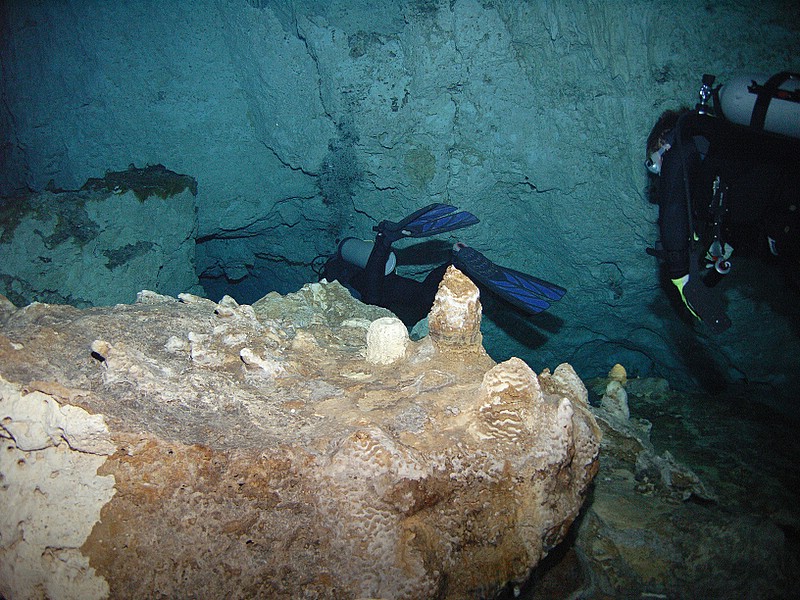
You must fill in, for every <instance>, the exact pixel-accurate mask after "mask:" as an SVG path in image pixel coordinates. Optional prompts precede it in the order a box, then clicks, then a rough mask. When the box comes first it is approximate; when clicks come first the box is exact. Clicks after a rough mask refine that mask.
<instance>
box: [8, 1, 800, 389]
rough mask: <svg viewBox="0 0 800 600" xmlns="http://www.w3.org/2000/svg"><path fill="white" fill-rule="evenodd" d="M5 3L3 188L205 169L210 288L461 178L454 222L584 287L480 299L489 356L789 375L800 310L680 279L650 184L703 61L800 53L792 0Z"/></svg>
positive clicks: (391, 213) (752, 62) (683, 380)
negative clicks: (670, 122)
mask: <svg viewBox="0 0 800 600" xmlns="http://www.w3.org/2000/svg"><path fill="white" fill-rule="evenodd" d="M0 11H2V12H0V15H2V36H1V37H2V42H0V43H2V73H3V81H2V97H3V103H2V106H0V122H2V123H3V131H4V133H3V140H2V144H3V146H2V152H1V153H0V160H2V165H1V166H2V169H0V193H2V194H4V195H8V194H11V193H12V191H14V190H19V189H20V188H28V189H33V190H41V189H43V188H45V187H46V186H47V184H48V182H50V181H52V182H53V183H54V185H55V186H57V187H60V188H70V189H74V188H77V187H79V186H80V185H81V184H82V183H83V182H84V181H85V180H86V179H87V178H89V177H96V176H99V175H102V174H103V173H104V172H105V171H106V170H119V169H124V168H125V167H127V166H128V165H129V164H135V165H137V166H139V167H142V166H144V165H146V164H156V163H162V164H164V165H166V166H167V167H168V168H170V169H173V170H175V171H177V172H180V173H187V174H190V175H192V176H193V177H195V178H196V179H197V181H198V194H197V198H196V202H197V209H198V216H197V219H198V222H197V242H198V243H197V251H196V257H195V260H196V265H197V269H198V273H199V274H200V275H201V281H204V282H205V283H206V289H207V290H208V291H209V293H210V295H214V294H217V295H221V293H223V291H226V292H227V293H230V294H231V295H233V296H234V297H237V299H238V300H240V301H242V302H252V301H254V300H255V299H257V298H258V297H260V296H261V295H263V293H266V292H267V291H270V290H277V291H279V292H282V293H285V292H287V291H293V290H295V289H297V288H299V287H300V285H301V284H302V283H304V282H306V281H309V280H312V279H314V278H315V274H314V272H313V270H312V263H313V261H314V259H315V257H317V256H318V255H320V254H323V253H329V252H331V251H332V250H333V249H334V248H335V246H336V240H338V239H341V238H342V237H345V236H348V235H355V236H359V237H366V236H368V235H370V233H371V226H372V225H373V224H374V223H375V222H377V221H379V220H380V219H383V218H391V219H397V218H400V217H401V216H403V215H404V214H405V213H407V212H410V211H411V210H413V209H415V208H417V207H420V206H423V205H425V204H427V203H430V202H434V201H442V202H452V203H454V204H456V205H458V206H459V207H461V208H463V209H467V210H470V211H472V212H473V213H475V214H476V215H478V216H479V217H480V218H481V221H482V222H481V223H480V224H479V225H478V226H476V227H473V228H471V229H468V230H464V231H459V232H457V233H458V238H455V237H451V238H450V239H449V241H451V242H452V241H453V240H454V239H462V240H463V241H465V242H467V243H469V244H471V245H473V246H475V247H476V248H478V249H479V250H481V251H482V252H484V253H485V254H486V255H487V256H488V257H489V258H491V259H492V260H494V261H495V262H497V263H499V264H502V265H506V266H510V267H514V268H517V269H519V270H522V271H526V272H530V273H533V274H536V275H538V276H540V277H543V278H545V279H548V280H551V281H554V282H556V283H559V284H561V285H563V286H564V287H566V288H568V289H569V293H568V295H567V297H566V298H565V299H564V300H563V301H562V302H560V303H559V305H558V306H557V307H555V308H553V309H552V310H551V311H549V312H548V313H546V314H544V315H542V316H540V317H537V318H534V319H528V320H524V319H521V318H518V317H517V316H516V315H514V314H513V313H511V312H509V311H508V310H507V309H504V308H503V307H492V306H489V307H487V308H488V310H487V319H485V321H484V328H485V337H486V346H487V349H488V350H489V351H490V352H491V353H492V354H493V355H494V356H495V357H496V358H498V359H504V358H507V357H508V356H511V355H517V356H522V357H524V358H526V360H528V361H529V362H531V364H532V365H533V366H534V367H536V366H537V365H543V364H551V363H554V362H557V361H560V360H569V361H570V362H571V363H572V364H574V365H575V366H576V369H577V370H578V372H579V373H580V374H581V375H583V376H592V375H596V374H600V373H604V372H605V371H606V370H607V369H608V368H609V367H610V366H611V365H612V364H614V363H615V362H623V363H625V364H626V365H627V366H628V367H629V370H630V371H631V372H633V373H640V374H658V375H664V376H668V377H669V378H670V379H671V380H672V381H673V382H675V383H676V384H678V385H690V384H696V383H698V382H701V383H706V384H709V383H710V384H713V383H715V382H723V381H726V380H732V379H749V380H758V381H765V382H770V383H777V384H785V383H786V382H787V381H789V380H790V379H791V377H792V376H791V375H790V374H791V372H792V371H793V366H792V362H793V361H792V355H794V356H796V355H797V352H796V349H797V334H796V330H797V323H796V316H792V315H789V316H786V315H782V314H781V312H782V311H783V310H784V308H785V307H781V306H776V305H775V303H774V302H771V300H770V298H769V297H766V296H764V294H762V293H761V292H760V291H759V290H760V289H761V287H760V284H759V282H758V280H757V278H755V279H754V278H753V277H750V278H749V279H747V278H743V279H742V280H740V285H739V286H738V287H737V285H736V284H735V283H733V284H730V285H729V286H728V289H726V295H727V298H728V301H729V303H730V305H729V312H730V313H731V315H732V316H733V317H734V326H733V327H732V329H731V330H730V331H729V332H727V333H726V334H724V335H723V336H719V337H710V336H709V335H708V334H707V333H706V332H705V331H704V330H703V329H702V328H694V327H693V326H692V324H691V323H689V322H688V320H683V319H681V317H680V315H679V313H678V312H676V310H675V307H674V306H672V305H670V302H669V299H668V295H667V294H665V292H664V290H663V289H662V288H661V287H660V282H659V277H658V269H657V265H656V264H655V261H654V259H652V258H651V257H649V256H647V255H646V254H645V248H646V247H647V246H648V245H650V244H652V243H653V241H654V240H655V239H656V237H657V229H656V225H655V220H656V217H657V209H656V207H655V206H653V205H651V204H649V203H648V201H647V193H646V190H647V177H646V173H645V170H644V168H643V167H642V160H643V154H644V153H643V150H642V149H643V146H644V141H645V138H646V136H647V134H648V132H649V130H650V127H651V126H652V123H653V122H654V120H655V119H656V117H657V116H658V114H659V113H660V112H661V111H662V110H663V109H665V108H670V107H675V106H677V105H679V104H693V103H694V101H695V98H696V93H697V89H698V87H699V83H700V78H701V76H702V74H703V73H713V74H715V75H717V76H718V78H719V80H720V81H724V80H725V78H726V77H729V76H730V75H731V74H732V73H734V72H736V71H740V70H748V71H764V72H775V71H779V70H785V69H794V70H798V69H800V64H798V62H797V60H798V59H797V57H798V56H800V52H798V50H800V36H798V28H797V25H796V24H797V23H800V18H798V17H800V14H798V7H797V5H796V3H794V2H788V1H784V2H780V1H768V2H762V3H759V4H758V5H757V6H752V5H751V4H750V3H748V2H741V1H736V0H727V1H719V2H715V3H713V4H712V3H708V2H705V1H700V0H695V1H690V2H684V3H680V5H676V4H675V3H671V2H666V1H659V2H652V1H648V0H638V1H632V2H626V3H617V2H603V1H593V2H583V1H578V0H558V1H548V2H517V1H513V0H506V1H503V0H497V1H483V2H480V1H478V0H454V1H451V2H444V1H440V2H437V1H436V0H408V1H403V2H390V1H382V2H378V3H377V4H376V3H375V2H372V1H369V2H368V1H357V0H353V1H350V0H348V1H345V0H338V1H337V0H334V1H332V2H327V3H318V2H312V1H311V0H296V1H289V0H277V1H274V2H270V1H268V0H230V1H223V0H195V1H192V2H181V3H178V2H166V3H165V2H155V1H146V2H120V3H115V4H113V5H109V4H107V3H104V2H99V1H94V2H93V1H88V0H83V1H79V0H64V1H62V2H58V3H53V2H45V1H40V2H21V1H13V0H12V1H11V2H7V3H4V5H3V7H2V8H0ZM401 246H402V244H401ZM425 268H426V267H425V266H424V265H423V266H419V265H418V266H415V267H407V268H406V269H405V270H404V272H405V273H411V274H415V273H419V272H421V271H424V269H425ZM771 286H772V287H771V288H770V291H771V292H773V293H777V294H778V295H784V294H785V293H786V290H785V289H784V288H782V287H780V285H779V284H771ZM776 286H777V287H776ZM487 304H490V305H491V302H490V301H488V302H487ZM695 329H697V330H696V331H695ZM776 342H777V343H776ZM599 357H607V359H606V358H599ZM695 367H699V368H695Z"/></svg>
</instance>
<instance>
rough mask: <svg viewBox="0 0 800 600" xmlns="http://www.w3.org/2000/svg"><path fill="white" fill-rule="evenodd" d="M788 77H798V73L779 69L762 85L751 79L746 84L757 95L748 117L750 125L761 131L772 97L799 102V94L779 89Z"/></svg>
mask: <svg viewBox="0 0 800 600" xmlns="http://www.w3.org/2000/svg"><path fill="white" fill-rule="evenodd" d="M789 79H800V75H798V74H797V73H791V72H789V71H781V72H780V73H776V74H775V75H773V76H772V77H770V78H769V79H767V81H766V82H765V83H764V85H759V84H758V83H756V82H755V80H753V83H752V84H751V85H749V86H747V91H748V92H750V93H751V94H756V96H757V97H756V102H755V104H754V105H753V114H752V115H751V117H750V127H753V128H755V129H758V130H762V131H763V129H764V122H765V121H766V119H767V110H768V109H769V103H770V102H771V101H772V99H773V98H780V99H781V100H789V101H792V102H800V96H798V94H797V93H796V92H790V91H787V90H782V89H780V88H781V86H782V85H783V84H784V83H786V82H787V81H788V80H789Z"/></svg>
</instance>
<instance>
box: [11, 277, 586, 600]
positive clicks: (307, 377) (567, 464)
mask: <svg viewBox="0 0 800 600" xmlns="http://www.w3.org/2000/svg"><path fill="white" fill-rule="evenodd" d="M0 300H2V302H0V411H1V414H0V419H1V420H2V421H1V422H2V425H1V426H0V437H2V442H3V446H2V452H0V482H1V483H2V487H0V500H1V503H2V505H3V506H4V507H5V508H4V509H3V511H2V516H0V594H1V595H3V596H5V597H8V598H42V597H51V598H55V597H63V598H66V597H70V598H77V597H80V598H84V599H89V598H109V597H110V598H183V597H192V598H292V599H296V598H367V597H369V598H385V599H389V598H395V599H400V598H408V599H414V600H418V599H421V598H466V597H470V598H477V597H491V596H492V595H494V594H495V593H496V592H497V591H498V590H500V589H501V588H503V587H504V586H505V585H507V583H508V582H514V581H520V580H523V579H524V578H525V577H526V576H527V575H528V574H529V573H530V572H531V570H532V568H533V567H534V566H535V565H536V564H537V563H538V562H539V561H540V560H541V559H542V558H543V557H544V556H545V555H546V554H547V553H548V552H549V551H550V550H551V549H552V548H553V547H554V546H555V545H556V544H558V543H559V541H560V540H561V539H562V538H563V537H564V535H565V533H566V531H567V529H568V528H569V526H570V524H571V523H572V521H573V520H574V519H575V517H576V516H577V514H578V511H579V509H580V507H581V504H582V502H583V500H584V497H585V495H586V492H587V488H588V486H589V484H590V482H591V480H592V478H593V477H594V475H595V473H596V471H597V468H598V460H597V459H598V452H599V447H600V430H599V428H598V425H597V423H596V421H595V419H594V418H593V416H592V415H591V413H590V412H589V408H588V401H587V391H586V388H585V387H584V385H583V384H582V383H581V381H580V379H579V378H578V377H577V375H576V374H575V372H574V370H573V369H572V367H570V366H569V365H568V364H562V365H559V366H558V367H556V368H555V369H554V370H553V371H552V372H550V371H549V370H548V369H544V371H543V372H542V373H541V374H539V375H538V376H537V375H536V374H535V373H534V372H533V371H532V370H531V369H530V367H529V366H528V365H526V364H525V363H524V362H523V361H521V360H519V359H516V358H512V359H510V360H508V361H506V362H503V363H500V364H496V363H495V362H494V361H493V360H492V359H491V358H490V357H489V356H488V355H487V354H486V352H485V351H484V349H483V346H482V343H481V336H480V330H479V326H480V317H481V307H480V303H479V301H478V292H477V289H476V288H475V287H474V285H472V283H471V282H470V281H469V280H468V279H467V278H466V277H464V276H463V275H462V274H461V273H460V272H458V271H457V270H455V269H453V268H451V270H450V271H448V273H447V275H446V276H445V278H444V280H443V282H442V284H441V286H440V290H439V295H438V296H437V301H436V304H435V305H434V307H433V309H432V312H431V315H430V318H429V321H430V334H429V335H428V336H427V337H425V338H423V339H422V340H420V341H418V342H412V341H410V340H409V339H408V334H407V332H406V330H405V328H404V327H402V326H400V325H398V323H399V322H398V321H397V320H396V319H394V318H393V317H392V316H391V315H390V314H388V313H387V312H386V311H383V310H382V309H377V308H374V307H368V306H364V305H362V304H360V303H358V302H356V301H355V300H353V299H352V298H351V297H350V296H349V294H348V293H347V291H346V290H345V289H344V288H342V287H341V286H340V285H339V284H337V283H326V282H323V283H319V284H310V285H307V286H305V287H304V288H303V289H302V290H300V291H299V292H297V293H295V294H289V295H287V296H279V295H277V294H270V295H268V296H266V297H265V298H263V299H262V300H260V301H259V302H257V303H256V304H254V305H253V306H248V305H238V304H236V303H235V302H234V301H232V300H231V299H229V298H224V299H223V300H222V301H220V302H219V303H214V302H212V301H210V300H207V299H204V298H200V297H197V296H191V295H185V294H184V295H180V296H179V297H178V298H177V299H175V298H172V297H167V296H162V295H158V294H154V293H152V292H142V293H140V294H139V297H138V299H137V302H136V303H135V304H131V305H117V306H115V307H106V308H89V309H84V310H79V309H76V308H73V307H70V306H63V305H48V304H36V303H34V304H31V305H28V306H25V307H24V308H17V307H15V306H14V305H13V304H11V303H10V302H8V301H7V300H5V298H1V297H0Z"/></svg>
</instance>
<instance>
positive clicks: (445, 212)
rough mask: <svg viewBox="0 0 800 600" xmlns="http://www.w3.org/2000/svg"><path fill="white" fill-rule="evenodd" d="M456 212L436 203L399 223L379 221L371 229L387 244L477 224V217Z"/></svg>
mask: <svg viewBox="0 0 800 600" xmlns="http://www.w3.org/2000/svg"><path fill="white" fill-rule="evenodd" d="M457 210H458V209H457V208H456V207H455V206H451V205H449V204H441V203H438V202H437V203H434V204H430V205H428V206H426V207H425V208H421V209H419V210H418V211H416V212H414V213H412V214H410V215H408V216H407V217H406V218H405V219H403V220H402V221H400V222H399V223H394V222H392V221H381V222H380V223H379V224H378V225H376V226H375V227H373V228H372V229H373V230H374V231H378V232H380V233H382V234H383V235H384V236H386V238H387V240H388V241H389V242H393V241H395V240H399V239H400V238H403V237H413V238H421V237H429V236H432V235H438V234H440V233H446V232H448V231H454V230H456V229H461V228H462V227H469V226H470V225H475V224H476V223H478V222H479V221H478V217H476V216H475V215H473V214H472V213H471V212H468V211H466V210H463V211H460V212H455V211H457Z"/></svg>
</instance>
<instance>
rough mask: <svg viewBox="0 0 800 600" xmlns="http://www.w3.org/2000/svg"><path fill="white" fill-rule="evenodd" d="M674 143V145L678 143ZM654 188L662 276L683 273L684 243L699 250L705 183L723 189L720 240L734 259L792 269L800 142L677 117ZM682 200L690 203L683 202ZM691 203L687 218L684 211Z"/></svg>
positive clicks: (707, 216)
mask: <svg viewBox="0 0 800 600" xmlns="http://www.w3.org/2000/svg"><path fill="white" fill-rule="evenodd" d="M678 136H680V138H679V137H678ZM668 141H669V143H670V144H671V148H670V150H668V151H667V152H665V153H664V155H663V159H662V164H661V175H660V176H659V178H658V181H657V183H656V194H657V200H658V204H659V228H660V232H661V245H662V249H663V257H664V262H665V265H666V270H667V273H668V275H669V277H670V279H677V278H679V277H682V276H683V275H686V274H687V273H688V272H689V261H690V250H691V246H692V235H693V233H694V234H697V235H698V237H699V238H700V239H701V240H703V241H704V242H705V244H706V247H703V251H705V250H706V248H707V244H708V242H707V241H706V240H707V239H708V237H709V234H710V232H709V227H710V226H711V222H712V221H713V215H712V214H711V213H710V212H709V207H710V206H711V204H712V203H711V200H712V195H713V182H714V180H715V178H716V177H717V176H719V177H720V181H721V185H722V186H725V187H724V190H725V192H724V193H725V196H724V208H725V212H724V214H723V215H722V223H723V228H722V233H723V238H724V239H725V241H728V242H729V243H730V244H731V245H732V246H734V247H736V248H737V252H739V251H740V250H744V251H745V252H747V251H748V250H754V249H755V251H756V253H757V254H759V255H762V256H763V255H768V254H769V252H768V250H769V245H768V243H767V240H768V238H770V239H772V240H773V241H774V246H775V248H773V254H775V253H777V254H779V255H780V256H781V257H783V258H786V259H789V260H792V261H795V262H796V261H797V258H798V255H800V239H799V236H798V232H799V231H800V227H798V226H800V162H798V161H800V140H793V139H790V138H785V137H783V136H773V135H770V134H763V133H761V132H754V131H752V130H749V129H748V128H746V127H743V126H739V125H735V124H731V123H729V122H727V121H724V120H723V119H720V118H717V117H709V116H703V115H696V114H690V115H687V116H686V117H682V118H681V120H679V122H678V124H677V125H676V127H675V130H674V132H673V133H672V134H671V135H670V139H669V140H668ZM687 193H688V194H689V195H690V196H691V198H690V199H689V198H687ZM690 200H691V208H692V211H691V213H690V211H689V202H690Z"/></svg>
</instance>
